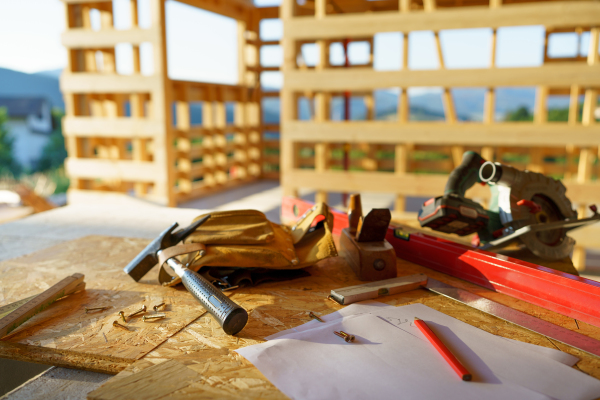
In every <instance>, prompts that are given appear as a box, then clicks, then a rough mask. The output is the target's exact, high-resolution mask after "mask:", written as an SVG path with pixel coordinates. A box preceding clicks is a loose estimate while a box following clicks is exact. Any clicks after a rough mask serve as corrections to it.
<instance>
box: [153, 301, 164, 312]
mask: <svg viewBox="0 0 600 400" xmlns="http://www.w3.org/2000/svg"><path fill="white" fill-rule="evenodd" d="M164 305H165V303H164V302H162V303H160V304H157V305H155V306H154V307H152V308H154V311H158V309H159V308H161V307H162V306H164Z"/></svg>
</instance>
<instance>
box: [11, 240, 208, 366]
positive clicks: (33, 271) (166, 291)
mask: <svg viewBox="0 0 600 400" xmlns="http://www.w3.org/2000/svg"><path fill="white" fill-rule="evenodd" d="M147 244H148V240H142V239H127V238H115V237H108V236H88V237H85V238H81V239H78V240H73V241H70V242H65V243H62V244H59V245H56V246H54V247H51V248H49V249H45V250H41V251H38V252H35V253H32V254H30V255H27V256H24V257H19V258H15V259H12V260H8V261H5V262H2V263H0V305H4V304H8V303H12V302H14V301H16V300H19V299H21V298H25V297H28V296H31V295H34V294H36V293H39V292H41V291H43V290H45V289H47V288H48V287H50V286H51V285H52V284H54V283H55V282H57V281H59V280H60V279H62V278H64V277H66V276H68V275H71V274H73V273H75V272H80V273H83V274H84V275H85V282H86V290H85V291H82V292H79V293H76V294H74V295H71V296H68V297H66V298H64V299H62V300H60V301H58V302H57V303H55V304H53V305H52V306H51V307H49V308H48V309H47V310H45V311H44V312H42V313H40V314H38V315H36V316H34V317H33V318H31V319H30V320H29V321H27V322H26V323H25V324H23V325H21V326H20V327H19V328H17V330H15V331H14V332H13V333H11V334H10V335H9V336H7V337H5V338H4V339H2V341H0V357H9V358H16V359H27V360H28V361H34V362H50V363H53V364H55V365H61V366H71V367H75V368H83V369H91V370H96V371H103V372H112V373H116V372H118V371H120V370H122V369H123V368H124V367H125V366H126V365H128V364H129V363H131V362H133V361H135V360H137V359H139V358H141V357H142V356H143V355H144V354H146V353H148V352H149V351H151V350H152V349H154V348H155V347H157V346H158V345H160V344H161V343H162V342H164V341H165V340H166V339H167V338H169V337H171V336H173V335H174V334H175V333H177V332H178V331H179V330H181V328H183V327H184V326H186V325H188V324H189V323H190V322H192V321H193V320H195V319H196V318H198V317H199V316H200V315H202V314H203V313H204V312H205V310H204V308H203V307H202V306H201V305H200V304H199V303H198V302H197V301H196V300H195V299H194V298H193V297H192V296H191V295H190V294H189V293H188V292H187V291H186V290H185V289H183V288H178V289H174V288H165V287H162V286H161V285H159V284H158V282H157V280H156V275H157V273H158V268H155V269H154V270H152V271H151V273H149V274H148V275H147V276H146V277H144V279H143V280H142V281H140V282H139V283H136V282H135V281H134V280H133V279H131V278H130V277H129V276H128V275H127V274H126V273H125V272H123V268H124V266H125V265H127V263H128V262H129V261H130V260H131V259H133V258H134V257H135V256H136V254H138V253H139V252H140V251H141V250H142V249H143V248H144V247H145V246H146V245H147ZM161 302H165V303H166V304H167V305H166V308H165V309H164V312H165V313H166V315H167V318H165V319H163V320H159V321H156V322H152V323H144V322H142V318H132V319H130V320H129V321H128V323H127V324H125V323H123V322H122V321H121V319H120V317H119V316H118V312H119V311H121V310H123V311H124V312H125V314H129V313H131V312H133V311H135V310H137V309H139V308H140V307H141V306H142V305H146V307H147V308H148V310H149V311H150V313H153V312H154V311H153V310H152V306H153V305H155V304H159V303H161ZM101 306H109V307H111V308H110V309H108V310H105V311H100V312H90V313H86V312H85V307H101ZM115 320H116V321H119V322H121V323H123V324H124V325H126V326H127V327H128V328H129V329H130V331H129V332H127V331H125V330H122V329H119V328H117V327H114V326H113V325H112V324H113V321H115ZM40 348H42V349H43V350H45V351H40ZM54 360H56V362H54Z"/></svg>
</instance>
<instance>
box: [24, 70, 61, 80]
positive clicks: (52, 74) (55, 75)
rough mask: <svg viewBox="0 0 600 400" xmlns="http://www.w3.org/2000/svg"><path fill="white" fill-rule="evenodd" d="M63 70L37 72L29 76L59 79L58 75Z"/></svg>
mask: <svg viewBox="0 0 600 400" xmlns="http://www.w3.org/2000/svg"><path fill="white" fill-rule="evenodd" d="M62 72H63V69H62V68H59V69H49V70H47V71H39V72H34V73H33V74H31V75H38V76H49V77H51V78H56V79H58V78H60V74H62Z"/></svg>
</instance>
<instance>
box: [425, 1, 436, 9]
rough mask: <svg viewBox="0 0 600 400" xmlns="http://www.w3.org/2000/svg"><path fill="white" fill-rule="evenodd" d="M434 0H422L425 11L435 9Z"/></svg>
mask: <svg viewBox="0 0 600 400" xmlns="http://www.w3.org/2000/svg"><path fill="white" fill-rule="evenodd" d="M435 3H436V0H423V8H424V9H425V12H432V11H435V8H436V4H435Z"/></svg>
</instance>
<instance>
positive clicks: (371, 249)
mask: <svg viewBox="0 0 600 400" xmlns="http://www.w3.org/2000/svg"><path fill="white" fill-rule="evenodd" d="M391 219H392V214H391V213H390V210H389V209H387V208H379V209H377V208H376V209H373V210H371V212H369V214H367V216H366V217H363V216H362V206H361V201H360V195H359V194H355V195H352V196H351V197H350V204H349V207H348V222H349V227H348V228H345V229H342V234H341V236H340V255H341V256H342V257H344V258H345V259H346V261H347V262H348V264H350V267H352V270H353V271H354V273H355V274H356V276H357V277H358V279H360V280H361V281H378V280H382V279H390V278H395V277H396V275H397V271H396V253H395V251H394V248H393V247H392V245H391V244H389V242H388V241H387V240H385V235H386V232H387V228H388V226H389V224H390V221H391Z"/></svg>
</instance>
